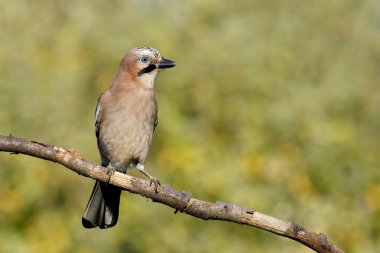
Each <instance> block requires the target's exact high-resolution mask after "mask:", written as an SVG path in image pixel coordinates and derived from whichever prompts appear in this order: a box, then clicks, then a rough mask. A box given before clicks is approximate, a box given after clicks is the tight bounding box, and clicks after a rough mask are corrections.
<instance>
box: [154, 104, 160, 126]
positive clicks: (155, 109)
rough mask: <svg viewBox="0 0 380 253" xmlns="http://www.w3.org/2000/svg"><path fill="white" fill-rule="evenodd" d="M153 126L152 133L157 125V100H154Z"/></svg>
mask: <svg viewBox="0 0 380 253" xmlns="http://www.w3.org/2000/svg"><path fill="white" fill-rule="evenodd" d="M153 116H154V126H153V131H154V130H155V129H156V126H157V125H158V116H159V115H158V105H157V99H156V98H154V115H153Z"/></svg>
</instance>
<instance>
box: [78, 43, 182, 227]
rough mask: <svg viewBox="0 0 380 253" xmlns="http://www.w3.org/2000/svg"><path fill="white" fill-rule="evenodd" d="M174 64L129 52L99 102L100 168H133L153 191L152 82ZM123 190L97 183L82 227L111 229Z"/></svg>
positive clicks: (144, 51) (148, 51)
mask: <svg viewBox="0 0 380 253" xmlns="http://www.w3.org/2000/svg"><path fill="white" fill-rule="evenodd" d="M174 66H175V63H174V62H173V61H171V60H168V59H165V58H163V57H162V56H161V54H160V53H159V52H158V51H157V50H155V49H153V48H151V47H137V48H133V49H131V50H130V51H129V52H128V53H127V54H126V55H125V56H124V58H123V59H122V61H121V63H120V67H119V70H118V71H117V73H116V76H115V79H114V80H113V82H112V85H111V86H110V87H109V88H108V90H106V91H105V92H104V93H103V94H102V95H101V96H100V97H99V100H98V104H97V107H96V113H95V116H96V121H95V128H96V138H97V142H98V149H99V152H100V157H101V161H102V166H104V167H107V169H108V170H109V171H111V172H112V171H114V170H116V171H119V172H122V173H126V172H127V170H128V169H129V168H131V167H136V168H137V169H138V170H139V171H141V172H142V173H143V174H144V175H145V176H147V177H148V178H149V179H150V180H151V183H153V184H154V185H155V187H156V190H157V187H158V186H159V184H160V182H159V181H158V180H157V179H155V178H154V177H152V176H151V175H150V174H149V173H148V172H147V171H146V170H145V169H144V163H145V160H146V158H147V155H148V152H149V146H150V143H151V141H152V135H153V131H154V129H155V127H156V126H157V123H158V113H157V100H156V97H155V95H154V90H153V86H154V81H155V79H156V77H157V74H158V73H159V72H160V70H161V69H165V68H172V67H174ZM120 194H121V189H120V188H118V187H116V186H113V185H110V184H107V183H103V182H99V181H96V183H95V186H94V189H93V191H92V194H91V197H90V200H89V202H88V204H87V207H86V210H85V213H84V215H83V218H82V224H83V226H84V227H85V228H94V227H96V226H99V228H109V227H112V226H114V225H115V224H116V222H117V219H118V216H119V203H120Z"/></svg>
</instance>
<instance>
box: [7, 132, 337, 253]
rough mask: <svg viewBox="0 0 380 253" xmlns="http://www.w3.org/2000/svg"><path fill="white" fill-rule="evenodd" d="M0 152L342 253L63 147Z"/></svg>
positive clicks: (25, 146)
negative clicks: (48, 163)
mask: <svg viewBox="0 0 380 253" xmlns="http://www.w3.org/2000/svg"><path fill="white" fill-rule="evenodd" d="M0 151H5V152H11V153H13V154H24V155H29V156H34V157H38V158H42V159H45V160H48V161H52V162H56V163H60V164H62V165H63V166H65V167H67V168H69V169H70V170H72V171H75V172H77V173H78V174H80V175H82V176H85V177H91V178H93V179H97V180H100V181H103V182H108V183H110V184H112V185H116V186H119V187H121V188H123V189H124V190H127V191H129V192H131V193H135V194H139V195H141V196H143V197H145V198H150V199H152V200H153V201H154V202H159V203H162V204H164V205H167V206H170V207H172V208H174V209H175V210H176V212H177V211H180V212H182V213H186V214H188V215H191V216H194V217H197V218H201V219H204V220H224V221H229V222H234V223H238V224H242V225H248V226H253V227H256V228H260V229H263V230H266V231H269V232H272V233H274V234H278V235H280V236H284V237H288V238H290V239H292V240H295V241H297V242H300V243H302V244H304V245H306V246H307V247H309V248H311V249H313V250H315V251H317V252H334V253H335V252H343V251H342V250H341V249H339V248H338V247H337V246H336V245H334V244H332V243H331V242H329V241H328V240H327V237H326V236H325V235H324V234H317V233H315V232H312V231H309V230H307V229H306V228H304V227H302V226H300V225H298V224H296V223H294V222H289V221H283V220H280V219H277V218H275V217H272V216H269V215H266V214H263V213H259V212H257V211H254V210H250V209H247V208H244V207H241V206H240V205H239V204H233V203H224V202H220V201H217V202H215V203H211V202H207V201H203V200H199V199H195V198H192V197H191V194H189V193H186V192H181V191H178V190H175V189H173V188H171V187H170V186H168V185H162V186H161V187H160V188H159V192H158V193H156V192H155V189H154V187H153V186H152V187H151V186H150V185H149V182H148V181H145V180H142V179H139V178H136V177H132V176H128V175H126V174H123V173H119V172H115V173H113V174H112V175H108V174H107V171H106V169H105V168H104V167H102V166H100V165H98V164H95V163H92V162H90V161H87V160H85V159H83V158H82V157H80V156H79V155H78V154H77V153H76V152H75V151H71V150H68V151H66V150H65V149H63V148H60V147H56V146H52V145H48V144H44V143H40V142H36V141H30V140H26V139H21V138H16V137H13V136H2V135H0Z"/></svg>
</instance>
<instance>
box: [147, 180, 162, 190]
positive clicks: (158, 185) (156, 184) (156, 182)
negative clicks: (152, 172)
mask: <svg viewBox="0 0 380 253" xmlns="http://www.w3.org/2000/svg"><path fill="white" fill-rule="evenodd" d="M152 184H153V187H154V192H155V193H158V192H159V190H158V189H159V187H161V182H160V180H158V179H155V178H154V177H152V178H150V182H149V186H152Z"/></svg>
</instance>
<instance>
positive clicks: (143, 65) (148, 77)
mask: <svg viewBox="0 0 380 253" xmlns="http://www.w3.org/2000/svg"><path fill="white" fill-rule="evenodd" d="M174 66H175V62H173V61H171V60H169V59H165V58H164V57H162V55H161V54H160V53H159V52H158V51H157V50H156V49H154V48H151V47H145V46H143V47H136V48H133V49H131V50H130V51H129V52H128V53H127V54H126V55H125V57H124V58H123V60H122V61H121V68H122V69H123V70H124V71H125V72H127V73H128V74H129V76H131V78H132V79H134V80H139V81H142V82H146V83H147V84H149V85H150V86H152V87H153V83H154V80H155V78H156V76H157V74H158V72H159V71H160V70H162V69H166V68H172V67H174Z"/></svg>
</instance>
